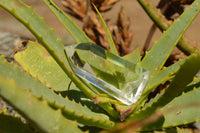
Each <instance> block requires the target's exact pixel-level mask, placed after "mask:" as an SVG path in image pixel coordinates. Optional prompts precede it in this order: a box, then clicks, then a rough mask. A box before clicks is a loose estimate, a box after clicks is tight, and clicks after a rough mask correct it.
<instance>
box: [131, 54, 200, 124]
mask: <svg viewBox="0 0 200 133" xmlns="http://www.w3.org/2000/svg"><path fill="white" fill-rule="evenodd" d="M180 65H181V67H180V69H179V71H178V72H177V74H176V76H175V77H174V79H173V81H172V82H171V84H170V86H169V87H168V88H167V89H166V90H163V91H162V92H161V93H160V94H159V95H158V96H157V97H156V100H154V102H152V103H151V104H148V106H146V107H144V108H143V109H142V110H140V111H138V112H135V113H134V114H132V115H131V116H130V118H131V119H134V120H138V119H141V118H145V117H146V116H149V115H150V114H152V113H153V112H154V111H155V110H156V109H158V108H160V107H163V106H165V105H166V104H168V103H169V102H170V101H172V100H173V99H174V98H175V97H176V96H178V95H179V94H180V93H181V92H183V91H184V89H185V87H186V86H187V85H188V84H189V83H190V82H192V80H193V77H194V76H195V75H196V73H197V72H198V71H199V69H200V54H199V53H195V54H192V55H191V56H189V57H188V58H186V60H185V62H184V63H182V64H180ZM191 66H193V67H192V69H191Z"/></svg>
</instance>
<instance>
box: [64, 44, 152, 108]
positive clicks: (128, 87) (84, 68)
mask: <svg viewBox="0 0 200 133" xmlns="http://www.w3.org/2000/svg"><path fill="white" fill-rule="evenodd" d="M65 50H66V54H67V56H68V60H69V62H70V66H71V69H72V70H73V72H74V73H75V74H76V75H77V76H78V77H79V78H81V79H83V80H85V81H87V82H89V83H90V84H92V85H94V86H96V87H97V88H99V89H100V90H101V91H103V92H104V93H106V94H108V95H110V96H112V97H114V98H116V99H117V100H119V101H121V102H123V103H124V104H126V105H131V104H133V103H135V102H137V101H138V99H139V98H140V96H141V95H142V93H143V91H144V89H145V87H146V85H147V82H148V80H149V71H147V70H145V69H143V68H142V67H140V66H137V65H135V64H133V63H131V62H129V61H127V60H124V59H123V58H121V57H119V56H116V55H114V54H112V53H110V52H108V51H106V50H104V49H103V48H101V47H99V46H97V45H95V44H92V43H89V44H88V43H84V44H78V45H73V46H67V47H65ZM76 52H78V54H79V57H77V56H74V55H75V53H76ZM84 52H85V53H86V52H87V56H85V53H84ZM88 53H91V54H88ZM90 56H94V57H91V58H90ZM80 58H81V59H80ZM93 58H94V59H93ZM81 60H82V61H81ZM97 60H101V61H102V64H103V65H105V66H104V67H103V68H101V65H99V64H98V61H97ZM80 62H81V63H80ZM82 62H84V64H83V63H82ZM80 64H81V65H80ZM100 64H101V63H100ZM102 71H105V76H101V75H100V74H99V73H98V72H102ZM99 75H100V76H99ZM106 75H109V76H110V77H109V79H108V78H107V79H106ZM108 80H109V81H108ZM113 81H114V82H113ZM97 94H98V93H97Z"/></svg>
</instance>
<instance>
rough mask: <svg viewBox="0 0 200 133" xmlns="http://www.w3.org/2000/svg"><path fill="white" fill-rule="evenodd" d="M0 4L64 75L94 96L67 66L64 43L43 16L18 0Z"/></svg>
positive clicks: (91, 96) (86, 92)
mask: <svg viewBox="0 0 200 133" xmlns="http://www.w3.org/2000/svg"><path fill="white" fill-rule="evenodd" d="M0 6H1V7H3V8H4V9H5V10H7V11H8V12H9V13H11V14H12V15H13V16H14V17H15V18H16V19H18V20H19V21H20V22H21V23H23V24H24V25H25V26H26V27H27V28H28V29H29V30H30V31H31V32H32V33H33V35H34V36H35V37H36V38H37V39H38V41H39V42H40V43H41V44H42V45H43V46H44V47H45V49H46V50H47V51H48V52H49V54H50V55H51V56H52V57H53V58H54V59H55V61H56V62H57V64H59V66H60V67H61V68H62V69H63V71H64V72H65V73H66V75H67V76H68V77H69V78H70V79H71V80H72V81H73V82H74V83H75V85H76V86H77V87H78V88H79V89H80V90H82V91H83V92H84V94H85V95H86V96H88V97H89V98H93V97H94V93H93V92H92V91H90V90H89V89H88V88H87V86H85V85H84V84H83V83H82V82H81V81H80V80H79V79H78V78H77V77H76V76H75V75H74V74H73V73H72V72H71V71H70V69H69V68H68V66H69V64H68V61H67V58H66V53H65V50H64V45H63V44H62V42H61V40H60V39H58V38H57V36H56V35H55V33H54V32H53V29H51V28H49V27H48V25H47V24H46V22H45V21H44V18H41V17H40V16H38V15H37V14H36V13H35V12H34V11H33V9H32V8H31V7H29V6H27V5H25V4H24V3H23V2H21V1H20V0H9V1H7V0H1V1H0ZM30 16H31V17H30Z"/></svg>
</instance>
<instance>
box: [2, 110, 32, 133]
mask: <svg viewBox="0 0 200 133" xmlns="http://www.w3.org/2000/svg"><path fill="white" fill-rule="evenodd" d="M11 127H12V128H11ZM0 132H3V133H35V132H34V131H33V129H31V128H30V126H29V125H28V124H25V123H23V122H22V120H21V119H20V118H19V117H17V116H11V115H9V114H8V113H7V111H6V110H4V111H1V110H0Z"/></svg>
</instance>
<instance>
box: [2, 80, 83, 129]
mask: <svg viewBox="0 0 200 133" xmlns="http://www.w3.org/2000/svg"><path fill="white" fill-rule="evenodd" d="M0 95H1V97H3V98H4V99H5V100H6V101H7V102H8V103H10V104H11V105H12V106H14V107H15V108H16V109H17V110H19V111H20V112H22V114H23V115H24V116H25V117H26V118H27V119H28V120H29V121H30V122H31V123H32V124H33V125H34V126H35V127H37V128H38V129H39V130H41V131H42V132H49V133H64V132H66V131H67V132H74V133H81V132H82V131H81V130H80V129H79V128H78V127H77V125H76V123H75V122H72V121H70V120H67V119H66V118H65V117H64V116H63V115H62V113H61V110H54V109H52V108H51V107H49V105H48V103H47V101H45V100H39V99H38V98H37V97H35V96H33V95H32V94H31V93H30V92H29V91H28V90H23V89H21V88H20V87H19V86H17V84H16V83H15V81H14V80H13V79H12V78H11V79H10V80H8V79H5V78H3V77H2V76H0Z"/></svg>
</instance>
